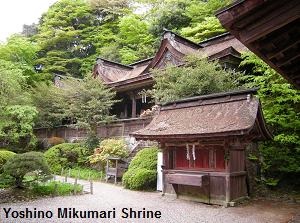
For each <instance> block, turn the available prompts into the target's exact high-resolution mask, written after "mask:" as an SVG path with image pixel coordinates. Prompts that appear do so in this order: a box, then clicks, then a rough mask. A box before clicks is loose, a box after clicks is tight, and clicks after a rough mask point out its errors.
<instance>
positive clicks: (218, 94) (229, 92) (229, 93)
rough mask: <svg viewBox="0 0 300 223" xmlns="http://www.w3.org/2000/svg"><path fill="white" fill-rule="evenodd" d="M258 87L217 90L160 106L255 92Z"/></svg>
mask: <svg viewBox="0 0 300 223" xmlns="http://www.w3.org/2000/svg"><path fill="white" fill-rule="evenodd" d="M258 89H259V88H250V89H242V90H233V91H227V92H219V93H213V94H207V95H200V96H194V97H188V98H183V99H179V100H175V101H172V102H167V103H164V104H162V106H167V105H172V104H177V103H179V104H180V103H185V102H192V101H197V100H206V99H212V98H222V97H226V96H231V95H239V94H247V93H256V92H257V91H258Z"/></svg>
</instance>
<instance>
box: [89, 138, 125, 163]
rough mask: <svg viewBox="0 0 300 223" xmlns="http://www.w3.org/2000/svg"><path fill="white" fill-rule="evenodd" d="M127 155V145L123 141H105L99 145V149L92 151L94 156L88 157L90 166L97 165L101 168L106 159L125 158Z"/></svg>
mask: <svg viewBox="0 0 300 223" xmlns="http://www.w3.org/2000/svg"><path fill="white" fill-rule="evenodd" d="M128 154H129V153H128V149H127V145H126V143H125V141H124V140H123V139H105V140H103V141H102V142H101V143H100V148H96V149H95V150H94V154H93V155H92V156H90V157H89V160H90V163H91V164H99V165H100V166H101V167H102V168H103V167H104V166H105V163H106V159H107V157H109V156H116V157H120V158H125V157H127V156H128Z"/></svg>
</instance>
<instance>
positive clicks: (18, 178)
mask: <svg viewBox="0 0 300 223" xmlns="http://www.w3.org/2000/svg"><path fill="white" fill-rule="evenodd" d="M3 169H4V174H7V175H9V176H11V177H13V178H14V180H15V182H14V184H15V187H17V188H22V187H24V177H25V175H26V174H28V173H32V172H35V173H36V177H35V179H34V180H35V181H37V180H45V179H48V178H49V177H50V168H49V166H48V164H47V162H46V160H45V158H44V155H43V153H40V152H27V153H23V154H17V155H15V156H13V157H12V158H11V159H9V160H8V161H7V162H6V163H5V165H4V166H3Z"/></svg>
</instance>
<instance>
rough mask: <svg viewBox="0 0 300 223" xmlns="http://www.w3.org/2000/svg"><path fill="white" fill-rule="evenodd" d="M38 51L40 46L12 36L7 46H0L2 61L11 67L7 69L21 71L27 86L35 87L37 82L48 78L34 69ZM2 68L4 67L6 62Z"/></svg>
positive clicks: (26, 39)
mask: <svg viewBox="0 0 300 223" xmlns="http://www.w3.org/2000/svg"><path fill="white" fill-rule="evenodd" d="M38 49H39V47H38V45H37V44H35V43H33V42H31V41H30V40H29V39H28V38H25V37H23V36H20V35H12V36H11V37H10V38H8V40H7V42H6V43H5V44H0V60H2V61H6V62H10V63H11V67H7V66H6V68H7V69H9V70H11V69H13V70H15V69H19V70H20V71H21V73H22V76H23V77H24V78H25V79H26V82H27V84H29V85H31V86H34V85H35V84H36V82H38V81H41V80H43V79H45V78H46V77H44V76H42V75H39V74H37V73H36V71H35V69H34V65H35V59H36V57H37V51H38ZM1 66H2V67H3V66H4V62H2V64H1Z"/></svg>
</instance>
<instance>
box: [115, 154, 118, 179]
mask: <svg viewBox="0 0 300 223" xmlns="http://www.w3.org/2000/svg"><path fill="white" fill-rule="evenodd" d="M117 177H118V160H117V159H116V175H115V184H116V183H117Z"/></svg>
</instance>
